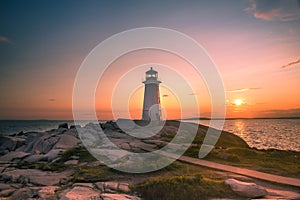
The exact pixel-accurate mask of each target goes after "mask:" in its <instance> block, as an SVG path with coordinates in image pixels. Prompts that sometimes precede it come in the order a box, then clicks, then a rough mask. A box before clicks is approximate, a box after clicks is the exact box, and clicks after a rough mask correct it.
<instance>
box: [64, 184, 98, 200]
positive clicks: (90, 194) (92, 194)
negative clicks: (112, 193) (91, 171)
mask: <svg viewBox="0 0 300 200" xmlns="http://www.w3.org/2000/svg"><path fill="white" fill-rule="evenodd" d="M78 199H81V200H90V199H93V200H101V196H100V193H99V192H96V191H95V190H93V189H92V188H90V187H83V186H75V187H73V188H72V189H71V190H70V191H67V192H66V193H65V194H63V195H62V197H61V200H78Z"/></svg>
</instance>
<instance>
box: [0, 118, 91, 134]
mask: <svg viewBox="0 0 300 200" xmlns="http://www.w3.org/2000/svg"><path fill="white" fill-rule="evenodd" d="M89 122H90V121H86V120H82V121H80V122H79V124H80V125H81V126H84V125H86V124H88V123H89ZM62 123H68V124H69V126H70V125H74V121H73V120H0V135H11V134H15V133H19V132H21V131H23V132H28V131H38V132H42V131H47V130H51V129H54V128H57V127H58V125H59V124H62Z"/></svg>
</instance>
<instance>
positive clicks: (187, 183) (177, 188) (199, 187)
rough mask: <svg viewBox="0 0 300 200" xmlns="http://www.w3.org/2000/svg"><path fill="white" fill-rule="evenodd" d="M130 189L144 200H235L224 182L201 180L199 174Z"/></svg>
mask: <svg viewBox="0 0 300 200" xmlns="http://www.w3.org/2000/svg"><path fill="white" fill-rule="evenodd" d="M131 189H132V190H133V191H135V192H137V193H139V194H141V196H142V197H143V198H144V199H146V200H152V199H153V200H154V199H155V200H157V199H164V200H171V199H172V200H173V199H175V200H176V199H190V200H194V199H195V200H196V199H210V198H235V197H237V196H236V194H234V193H233V192H232V190H231V189H230V187H229V186H227V185H225V184H224V181H216V180H211V179H208V178H203V177H202V176H201V175H200V174H196V175H195V176H174V177H168V178H156V179H153V180H149V181H146V182H143V183H140V184H137V185H134V186H132V187H131Z"/></svg>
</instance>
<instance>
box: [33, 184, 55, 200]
mask: <svg viewBox="0 0 300 200" xmlns="http://www.w3.org/2000/svg"><path fill="white" fill-rule="evenodd" d="M58 189H60V187H58V186H46V187H42V188H41V189H40V190H39V191H38V196H39V197H40V198H41V199H47V200H50V199H53V200H54V199H57V198H56V191H57V190H58Z"/></svg>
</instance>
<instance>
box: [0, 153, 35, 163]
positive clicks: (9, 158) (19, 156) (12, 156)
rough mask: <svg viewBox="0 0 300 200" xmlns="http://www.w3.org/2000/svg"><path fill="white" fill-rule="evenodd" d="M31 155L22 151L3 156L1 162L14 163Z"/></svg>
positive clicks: (0, 158)
mask: <svg viewBox="0 0 300 200" xmlns="http://www.w3.org/2000/svg"><path fill="white" fill-rule="evenodd" d="M29 155H30V153H25V152H22V151H12V152H9V153H7V154H5V155H4V156H1V157H0V161H1V162H5V161H7V162H10V161H13V160H16V159H22V158H25V157H26V156H29Z"/></svg>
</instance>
